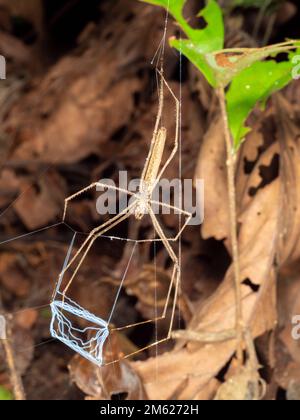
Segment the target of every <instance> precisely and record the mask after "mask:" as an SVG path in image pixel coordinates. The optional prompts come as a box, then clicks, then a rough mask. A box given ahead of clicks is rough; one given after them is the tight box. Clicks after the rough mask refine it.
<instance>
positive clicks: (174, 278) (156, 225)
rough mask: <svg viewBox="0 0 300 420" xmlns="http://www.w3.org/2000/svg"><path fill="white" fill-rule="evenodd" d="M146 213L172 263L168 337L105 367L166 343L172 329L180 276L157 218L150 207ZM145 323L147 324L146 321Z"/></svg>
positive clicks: (177, 263)
mask: <svg viewBox="0 0 300 420" xmlns="http://www.w3.org/2000/svg"><path fill="white" fill-rule="evenodd" d="M148 211H149V214H150V217H151V220H152V223H153V225H154V228H155V231H156V233H157V234H158V236H159V237H160V239H161V241H162V242H163V244H164V245H165V247H166V250H167V251H168V254H169V256H170V258H171V259H172V261H173V262H174V270H173V276H172V281H171V284H170V288H169V292H168V297H167V302H169V299H170V294H171V290H172V287H173V285H174V283H175V292H174V301H173V306H172V315H171V320H170V325H169V330H168V335H167V337H165V338H163V339H161V340H159V341H156V342H155V343H152V344H150V345H148V346H145V347H143V348H141V349H139V350H137V351H136V352H133V353H130V354H128V355H126V356H123V357H121V358H120V359H117V360H114V361H111V362H109V363H106V364H105V366H107V365H111V364H113V363H117V362H119V361H120V360H122V359H128V358H130V357H133V356H135V355H137V354H139V353H141V352H143V351H145V350H147V349H149V348H151V347H154V346H157V345H158V344H162V343H164V342H166V341H168V340H170V339H171V335H172V329H173V324H174V318H175V310H176V304H177V299H178V292H179V284H180V274H181V272H180V267H179V261H178V258H177V256H176V254H175V252H174V250H173V248H172V247H171V246H170V244H169V242H168V240H167V238H166V236H165V234H164V232H163V230H162V228H161V226H160V224H159V222H158V220H157V218H156V216H155V214H154V213H153V211H152V209H151V207H150V206H149V207H148ZM166 310H167V306H166V307H165V311H166ZM148 322H151V320H150V321H148ZM145 323H147V321H146V322H145ZM134 325H139V324H133V325H132V326H134ZM115 330H117V331H120V330H122V328H120V329H115ZM112 331H114V330H112Z"/></svg>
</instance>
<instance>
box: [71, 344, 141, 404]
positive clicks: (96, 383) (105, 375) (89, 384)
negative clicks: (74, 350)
mask: <svg viewBox="0 0 300 420" xmlns="http://www.w3.org/2000/svg"><path fill="white" fill-rule="evenodd" d="M118 348H119V344H118V342H117V339H116V336H114V337H113V339H112V340H111V342H110V343H109V345H108V346H107V349H106V352H105V357H106V361H107V362H109V361H110V360H115V359H118V358H119V351H118ZM69 370H70V373H71V378H72V380H73V381H74V382H75V383H76V385H77V386H78V388H80V389H81V390H82V391H83V392H84V393H85V394H86V395H87V396H88V397H87V398H88V399H93V400H110V399H113V398H114V397H119V398H121V399H126V400H141V399H147V395H146V393H145V389H144V386H143V383H142V381H141V379H140V378H139V376H138V374H137V373H136V372H135V371H134V369H133V368H132V367H131V366H130V364H129V363H128V362H127V361H125V360H121V361H120V362H118V363H114V364H110V365H107V366H103V367H101V368H99V367H97V366H95V365H93V364H92V363H90V362H89V361H87V360H86V359H83V358H82V357H80V356H78V355H76V356H74V357H73V359H72V361H71V363H70V365H69Z"/></svg>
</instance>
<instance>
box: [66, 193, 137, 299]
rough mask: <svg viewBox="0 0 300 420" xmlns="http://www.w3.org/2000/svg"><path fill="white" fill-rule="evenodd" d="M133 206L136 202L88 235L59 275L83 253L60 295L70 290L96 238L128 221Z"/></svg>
mask: <svg viewBox="0 0 300 420" xmlns="http://www.w3.org/2000/svg"><path fill="white" fill-rule="evenodd" d="M135 205H136V202H135V201H134V202H133V203H131V205H130V206H128V207H127V208H126V209H124V210H123V211H122V212H121V213H120V214H118V215H116V216H115V217H113V218H112V219H110V220H108V221H107V222H105V223H103V224H102V225H100V226H98V227H97V228H95V229H94V230H93V231H92V232H91V233H90V234H89V236H88V238H87V239H86V240H85V241H84V243H83V244H82V245H81V247H80V248H79V250H78V251H77V252H76V254H75V255H74V257H73V258H72V259H71V261H70V262H69V264H68V265H67V267H66V268H65V269H64V270H63V271H62V272H61V274H60V276H63V275H64V274H65V272H66V271H67V270H68V269H69V268H70V267H71V266H72V265H73V264H74V262H75V261H76V259H77V258H78V257H79V255H80V254H81V253H82V252H83V251H84V253H83V256H82V257H81V259H80V261H79V263H78V264H77V266H76V268H75V271H74V273H73V275H72V277H71V279H70V280H69V282H68V284H67V286H66V287H65V289H64V291H63V293H62V294H63V296H65V295H66V293H67V291H68V290H69V288H70V286H71V284H72V282H73V280H74V278H75V276H76V275H77V273H78V271H79V269H80V267H81V266H82V264H83V262H84V260H85V259H86V257H87V254H88V252H89V250H90V249H91V247H92V245H93V243H94V242H95V240H96V239H97V238H99V236H101V235H103V234H104V233H106V232H107V231H109V230H110V229H112V228H113V227H115V226H117V225H118V224H119V223H121V222H123V221H124V220H126V219H128V218H129V217H130V216H131V214H132V212H131V210H132V209H133V208H134V207H135ZM85 248H86V249H85ZM84 249H85V250H84Z"/></svg>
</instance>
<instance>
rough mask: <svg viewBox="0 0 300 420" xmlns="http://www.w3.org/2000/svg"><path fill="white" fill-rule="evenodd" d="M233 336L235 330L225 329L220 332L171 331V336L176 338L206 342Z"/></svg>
mask: <svg viewBox="0 0 300 420" xmlns="http://www.w3.org/2000/svg"><path fill="white" fill-rule="evenodd" d="M235 337H236V330H225V331H220V332H207V331H191V330H178V331H174V332H173V333H172V338H174V339H177V340H188V341H196V342H199V343H206V344H209V343H220V342H224V341H230V340H233V339H234V338H235Z"/></svg>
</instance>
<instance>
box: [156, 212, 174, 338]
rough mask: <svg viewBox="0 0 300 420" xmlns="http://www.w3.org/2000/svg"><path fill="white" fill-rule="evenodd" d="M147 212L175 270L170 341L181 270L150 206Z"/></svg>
mask: <svg viewBox="0 0 300 420" xmlns="http://www.w3.org/2000/svg"><path fill="white" fill-rule="evenodd" d="M148 211H149V214H150V217H151V219H152V222H153V225H154V228H155V231H156V233H157V234H158V236H159V237H160V239H161V240H162V242H163V244H164V246H165V247H166V250H167V251H168V254H169V256H170V258H171V259H172V261H173V263H174V268H175V269H176V270H177V275H176V278H175V293H174V301H173V308H172V315H171V321H170V327H169V333H168V337H167V339H170V338H171V333H172V328H173V323H174V317H175V310H176V304H177V299H178V292H179V284H180V275H181V269H180V266H179V260H178V258H177V256H176V254H175V252H174V250H173V248H172V247H171V245H170V243H169V242H168V240H167V238H166V236H165V234H164V232H163V230H162V228H161V226H160V224H159V221H158V220H157V218H156V216H155V214H154V213H153V210H152V209H151V206H150V205H149V207H148Z"/></svg>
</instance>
